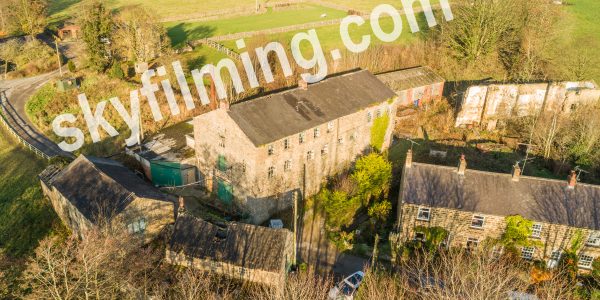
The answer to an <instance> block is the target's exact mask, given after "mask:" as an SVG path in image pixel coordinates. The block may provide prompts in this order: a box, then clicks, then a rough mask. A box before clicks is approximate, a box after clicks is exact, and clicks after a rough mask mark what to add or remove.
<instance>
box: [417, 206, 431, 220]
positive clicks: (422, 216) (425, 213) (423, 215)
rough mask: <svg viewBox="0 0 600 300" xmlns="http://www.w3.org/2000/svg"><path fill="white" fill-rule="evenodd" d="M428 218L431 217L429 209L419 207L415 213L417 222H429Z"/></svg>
mask: <svg viewBox="0 0 600 300" xmlns="http://www.w3.org/2000/svg"><path fill="white" fill-rule="evenodd" d="M430 217H431V208H428V207H419V211H418V212H417V220H421V221H429V218H430Z"/></svg>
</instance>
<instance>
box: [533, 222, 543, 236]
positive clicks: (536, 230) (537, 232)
mask: <svg viewBox="0 0 600 300" xmlns="http://www.w3.org/2000/svg"><path fill="white" fill-rule="evenodd" d="M541 235H542V224H539V223H536V224H533V226H531V237H534V238H539V237H540V236H541Z"/></svg>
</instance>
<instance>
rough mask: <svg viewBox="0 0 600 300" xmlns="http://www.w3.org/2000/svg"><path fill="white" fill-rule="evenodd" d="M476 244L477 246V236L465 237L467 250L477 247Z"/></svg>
mask: <svg viewBox="0 0 600 300" xmlns="http://www.w3.org/2000/svg"><path fill="white" fill-rule="evenodd" d="M477 246H479V239H478V238H467V250H468V251H473V250H475V249H477Z"/></svg>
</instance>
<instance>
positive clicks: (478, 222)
mask: <svg viewBox="0 0 600 300" xmlns="http://www.w3.org/2000/svg"><path fill="white" fill-rule="evenodd" d="M484 224H485V217H484V216H482V215H473V219H471V227H473V228H483V225H484Z"/></svg>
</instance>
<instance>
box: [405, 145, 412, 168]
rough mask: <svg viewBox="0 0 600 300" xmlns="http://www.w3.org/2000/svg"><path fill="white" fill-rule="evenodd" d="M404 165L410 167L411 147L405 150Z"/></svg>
mask: <svg viewBox="0 0 600 300" xmlns="http://www.w3.org/2000/svg"><path fill="white" fill-rule="evenodd" d="M404 167H405V168H410V167H412V149H408V151H407V152H406V160H405V161H404Z"/></svg>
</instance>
